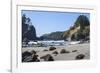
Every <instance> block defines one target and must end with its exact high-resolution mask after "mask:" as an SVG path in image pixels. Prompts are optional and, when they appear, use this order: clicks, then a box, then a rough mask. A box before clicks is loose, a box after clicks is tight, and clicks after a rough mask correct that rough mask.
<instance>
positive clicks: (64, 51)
mask: <svg viewBox="0 0 100 73" xmlns="http://www.w3.org/2000/svg"><path fill="white" fill-rule="evenodd" d="M60 53H61V54H63V53H70V51H66V50H65V49H62V50H61V51H60Z"/></svg>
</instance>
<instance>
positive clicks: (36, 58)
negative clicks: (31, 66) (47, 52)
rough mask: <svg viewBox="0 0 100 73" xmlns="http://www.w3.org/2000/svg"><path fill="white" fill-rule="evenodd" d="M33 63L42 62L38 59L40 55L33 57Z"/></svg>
mask: <svg viewBox="0 0 100 73" xmlns="http://www.w3.org/2000/svg"><path fill="white" fill-rule="evenodd" d="M32 61H33V62H40V60H39V59H38V55H36V54H35V55H33V56H32Z"/></svg>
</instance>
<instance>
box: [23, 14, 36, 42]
mask: <svg viewBox="0 0 100 73" xmlns="http://www.w3.org/2000/svg"><path fill="white" fill-rule="evenodd" d="M36 39H37V37H36V30H35V27H34V26H33V25H32V24H31V19H30V18H27V17H26V15H25V14H23V15H22V42H28V41H31V40H36ZM26 44H27V43H26Z"/></svg>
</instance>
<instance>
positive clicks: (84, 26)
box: [63, 15, 90, 40]
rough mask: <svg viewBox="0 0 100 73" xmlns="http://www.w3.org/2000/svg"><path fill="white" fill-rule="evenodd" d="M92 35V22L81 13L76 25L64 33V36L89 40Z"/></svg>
mask: <svg viewBox="0 0 100 73" xmlns="http://www.w3.org/2000/svg"><path fill="white" fill-rule="evenodd" d="M89 36H90V22H89V19H88V18H87V17H86V16H84V15H80V16H79V17H78V18H77V20H76V22H75V24H74V26H72V27H71V28H70V29H69V30H67V31H66V32H65V33H64V34H63V38H64V39H66V38H69V37H70V38H71V40H83V39H84V40H86V39H87V38H88V40H89Z"/></svg>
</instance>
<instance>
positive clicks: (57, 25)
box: [22, 10, 90, 37]
mask: <svg viewBox="0 0 100 73" xmlns="http://www.w3.org/2000/svg"><path fill="white" fill-rule="evenodd" d="M23 14H25V15H26V17H28V18H30V19H31V23H32V25H33V26H34V27H35V29H36V35H37V37H40V36H42V35H43V34H48V33H51V32H57V31H66V30H68V29H69V28H70V27H71V26H73V25H74V23H75V21H76V20H77V18H78V16H80V15H85V16H86V17H87V18H88V19H89V20H90V14H89V13H80V12H77V13H76V12H53V11H52V12H51V11H34V10H31V11H29V10H22V15H23Z"/></svg>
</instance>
